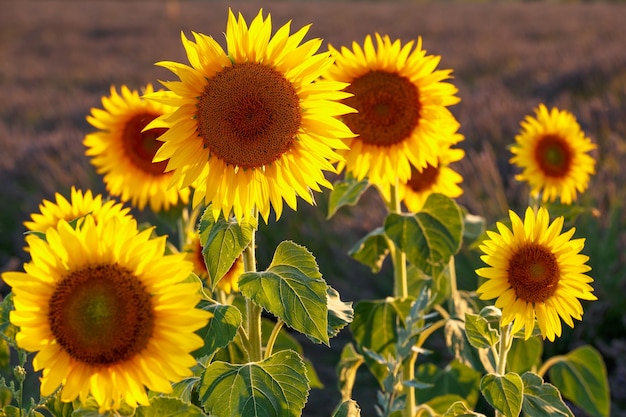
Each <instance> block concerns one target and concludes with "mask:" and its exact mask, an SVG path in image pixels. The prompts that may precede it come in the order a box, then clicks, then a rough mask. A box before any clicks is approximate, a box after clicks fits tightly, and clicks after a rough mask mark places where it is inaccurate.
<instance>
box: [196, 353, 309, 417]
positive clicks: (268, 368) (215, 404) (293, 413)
mask: <svg viewBox="0 0 626 417" xmlns="http://www.w3.org/2000/svg"><path fill="white" fill-rule="evenodd" d="M308 394H309V384H308V379H307V376H306V371H305V367H304V363H303V362H302V359H301V358H300V356H299V355H298V354H297V353H296V352H294V351H288V350H284V351H281V352H277V353H275V354H273V355H272V356H270V357H269V358H267V359H265V360H263V361H261V362H251V363H247V364H243V365H232V364H229V363H226V362H213V363H212V364H211V365H209V366H208V367H207V369H206V371H205V373H204V376H203V378H202V384H201V385H200V401H201V403H202V406H203V407H204V409H205V410H206V411H207V412H208V413H209V414H212V415H215V416H216V417H230V416H235V415H237V416H251V417H252V416H264V417H299V416H300V414H301V413H302V409H303V408H304V405H305V403H306V400H307V396H308Z"/></svg>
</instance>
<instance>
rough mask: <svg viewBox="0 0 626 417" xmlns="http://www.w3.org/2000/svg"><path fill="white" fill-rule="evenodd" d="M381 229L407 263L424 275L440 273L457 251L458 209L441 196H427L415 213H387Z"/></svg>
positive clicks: (459, 236) (459, 232) (459, 237)
mask: <svg viewBox="0 0 626 417" xmlns="http://www.w3.org/2000/svg"><path fill="white" fill-rule="evenodd" d="M384 227H385V233H386V234H387V236H388V237H389V238H390V239H391V240H392V241H393V243H394V244H395V245H396V246H397V247H398V248H399V249H400V250H401V251H403V252H405V253H406V257H407V260H409V262H411V263H412V264H414V265H415V266H417V267H418V268H420V269H421V270H423V271H424V272H425V273H426V274H427V275H431V276H436V275H438V274H440V273H441V272H442V271H443V270H444V269H445V267H446V266H447V265H448V261H449V260H450V257H452V255H454V254H456V253H457V252H458V251H459V249H460V248H461V241H462V237H463V218H462V215H461V209H460V208H459V206H458V205H457V204H456V203H455V202H454V200H452V199H450V198H448V197H446V196H444V195H442V194H431V195H430V196H429V197H428V199H427V200H426V203H425V204H424V207H423V208H422V210H421V211H420V212H418V213H415V214H397V213H391V214H389V215H388V216H387V218H386V219H385V226H384Z"/></svg>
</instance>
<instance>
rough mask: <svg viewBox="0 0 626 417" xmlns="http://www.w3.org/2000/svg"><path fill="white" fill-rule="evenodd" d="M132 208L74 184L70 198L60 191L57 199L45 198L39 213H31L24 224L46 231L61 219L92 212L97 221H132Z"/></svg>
mask: <svg viewBox="0 0 626 417" xmlns="http://www.w3.org/2000/svg"><path fill="white" fill-rule="evenodd" d="M129 212H130V209H129V208H128V207H124V206H123V205H122V204H121V203H117V202H115V201H114V200H108V201H107V200H104V199H103V198H102V195H100V194H98V195H96V196H94V195H93V193H92V191H91V190H87V191H85V192H84V193H83V191H82V190H77V189H76V187H74V186H72V189H71V192H70V199H69V200H68V199H66V198H65V197H64V196H62V195H61V194H60V193H56V194H55V201H54V202H52V201H49V200H43V202H42V203H41V204H40V205H39V213H33V214H31V216H30V218H31V220H30V221H26V222H24V226H26V228H27V229H28V230H29V231H31V232H45V231H46V230H47V229H48V228H50V227H56V226H57V224H58V223H59V221H61V220H66V221H68V222H71V221H74V220H77V219H80V218H81V217H83V216H85V215H87V214H91V215H92V216H93V218H94V220H95V221H96V222H97V223H105V222H108V221H109V220H111V219H112V218H117V219H119V220H122V221H131V220H132V216H131V215H130V214H129Z"/></svg>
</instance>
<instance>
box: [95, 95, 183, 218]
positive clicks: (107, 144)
mask: <svg viewBox="0 0 626 417" xmlns="http://www.w3.org/2000/svg"><path fill="white" fill-rule="evenodd" d="M144 92H145V94H151V93H153V92H154V88H153V87H152V85H151V84H148V85H147V86H146V87H145V90H144ZM102 105H103V107H104V109H97V108H92V109H91V115H89V116H87V121H88V122H89V123H90V124H91V125H92V126H94V127H95V128H96V129H99V130H98V131H96V132H93V133H90V134H88V135H86V136H85V139H84V141H83V144H84V145H85V146H86V147H87V150H86V151H85V154H86V155H87V156H90V157H91V163H92V164H93V165H94V166H95V167H96V170H97V172H98V174H104V182H105V183H106V188H107V191H108V192H109V194H111V195H112V196H119V197H120V198H121V200H122V201H130V202H131V204H132V205H133V206H135V207H138V208H139V209H140V210H143V209H144V208H145V207H146V205H147V204H149V205H150V208H151V209H152V210H153V211H155V212H157V211H160V210H168V209H169V208H170V207H172V206H175V205H177V204H178V203H179V202H182V203H183V204H186V203H187V202H188V200H189V189H188V188H180V189H177V188H169V183H170V181H171V179H172V175H171V174H169V173H164V170H165V166H166V164H167V162H160V163H153V162H152V158H153V157H154V154H155V153H156V151H157V149H159V147H160V146H161V142H159V141H158V140H157V139H158V138H159V136H161V135H162V134H163V132H165V131H166V129H163V128H157V129H147V130H144V128H145V127H146V126H147V125H148V123H150V122H151V121H152V120H154V119H155V118H157V117H159V116H161V115H163V114H164V113H165V112H167V111H170V110H171V109H170V108H169V107H168V106H166V105H164V104H161V103H157V102H154V101H152V100H146V99H143V98H142V97H141V96H140V95H139V92H138V91H136V90H132V91H131V90H130V89H129V88H128V87H127V86H125V85H123V86H122V87H121V94H118V92H117V90H116V89H115V87H111V95H110V96H108V97H103V98H102Z"/></svg>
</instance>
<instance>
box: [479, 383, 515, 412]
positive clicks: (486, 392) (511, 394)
mask: <svg viewBox="0 0 626 417" xmlns="http://www.w3.org/2000/svg"><path fill="white" fill-rule="evenodd" d="M480 391H481V392H482V393H483V396H484V397H485V399H486V400H487V401H488V402H489V404H491V406H492V407H493V408H495V409H496V410H498V411H500V412H501V413H502V414H504V415H505V416H507V417H517V416H519V414H520V412H521V411H522V401H523V399H524V383H523V382H522V377H520V376H519V375H518V374H516V373H514V372H509V373H507V374H506V375H497V374H487V375H485V376H484V377H483V378H482V379H481V380H480Z"/></svg>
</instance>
